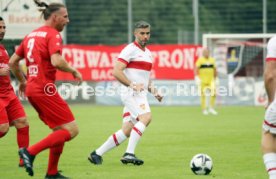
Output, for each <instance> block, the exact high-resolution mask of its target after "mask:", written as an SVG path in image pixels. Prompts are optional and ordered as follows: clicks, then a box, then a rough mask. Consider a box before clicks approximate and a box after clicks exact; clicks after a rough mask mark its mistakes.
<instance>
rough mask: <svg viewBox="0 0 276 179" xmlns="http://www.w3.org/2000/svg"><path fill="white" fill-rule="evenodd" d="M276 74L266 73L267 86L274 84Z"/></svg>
mask: <svg viewBox="0 0 276 179" xmlns="http://www.w3.org/2000/svg"><path fill="white" fill-rule="evenodd" d="M275 77H276V74H275V73H272V72H271V71H270V72H267V71H265V73H264V80H265V83H266V84H271V83H272V82H273V80H275Z"/></svg>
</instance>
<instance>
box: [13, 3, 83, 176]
mask: <svg viewBox="0 0 276 179" xmlns="http://www.w3.org/2000/svg"><path fill="white" fill-rule="evenodd" d="M34 2H35V3H36V5H37V6H38V7H39V8H40V11H41V12H42V16H43V18H44V20H45V25H44V26H42V27H40V28H38V29H36V30H34V31H32V32H31V33H30V34H28V35H26V37H25V38H24V39H23V41H22V42H21V44H20V46H19V47H18V49H17V50H16V52H15V53H14V54H13V56H12V57H11V59H10V66H11V69H12V71H13V73H14V74H15V76H16V77H17V79H18V80H19V83H20V84H19V90H20V92H21V94H25V95H26V96H27V97H28V100H29V102H30V103H31V105H32V106H33V107H34V108H35V110H36V111H37V112H38V114H39V117H40V119H41V120H42V121H43V122H44V123H45V124H46V125H48V127H49V128H51V129H52V130H53V132H52V133H51V134H49V135H48V136H47V137H45V138H44V139H42V140H41V141H39V142H37V143H35V144H34V145H31V146H29V147H28V148H22V149H20V150H19V155H20V157H21V158H22V159H23V161H24V166H25V168H26V171H27V172H28V174H29V175H30V176H33V174H34V172H33V161H34V158H35V156H36V155H37V154H39V153H40V152H41V151H43V150H45V149H48V148H49V149H50V154H49V161H48V170H47V173H46V176H45V178H67V177H65V176H63V175H61V174H60V173H59V172H58V161H59V158H60V155H61V153H62V151H63V146H64V143H65V142H67V141H69V140H71V139H72V138H74V137H75V136H76V135H77V134H78V126H77V123H76V122H75V119H74V116H73V114H72V112H71V110H70V109H69V106H68V105H67V103H66V102H65V101H64V100H63V99H62V98H61V97H60V95H59V94H58V93H56V91H55V86H54V82H55V74H56V71H57V69H58V70H61V71H64V72H68V73H71V74H72V75H73V77H74V78H75V79H77V80H78V81H79V82H81V81H82V75H81V74H80V73H79V72H78V71H77V70H76V69H74V68H73V67H71V66H70V65H69V64H68V63H67V62H66V60H65V59H64V58H63V57H62V56H61V45H62V38H61V36H60V34H59V32H61V31H62V30H63V28H64V27H65V25H67V24H68V22H69V17H68V13H67V9H66V7H65V6H64V5H63V4H60V3H51V4H49V5H48V4H46V3H44V2H41V1H38V0H34ZM23 58H25V59H26V65H27V67H28V72H27V82H26V80H25V78H24V76H23V75H22V72H21V70H20V68H19V61H20V60H21V59H23Z"/></svg>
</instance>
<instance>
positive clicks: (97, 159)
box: [88, 151, 103, 165]
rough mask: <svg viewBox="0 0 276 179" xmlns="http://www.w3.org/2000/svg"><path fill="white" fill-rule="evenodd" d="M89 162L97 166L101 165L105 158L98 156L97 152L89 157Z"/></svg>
mask: <svg viewBox="0 0 276 179" xmlns="http://www.w3.org/2000/svg"><path fill="white" fill-rule="evenodd" d="M88 160H89V161H90V162H91V163H93V164H95V165H101V164H102V163H103V158H102V156H100V155H98V154H97V153H96V151H93V152H92V153H91V154H90V155H89V156H88Z"/></svg>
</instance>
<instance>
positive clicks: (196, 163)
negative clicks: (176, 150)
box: [190, 154, 213, 175]
mask: <svg viewBox="0 0 276 179" xmlns="http://www.w3.org/2000/svg"><path fill="white" fill-rule="evenodd" d="M190 167H191V170H192V171H193V172H194V174H196V175H208V174H209V173H210V172H211V171H212V169H213V161H212V159H211V157H210V156H208V155H207V154H196V155H195V156H194V157H193V158H192V160H191V162H190Z"/></svg>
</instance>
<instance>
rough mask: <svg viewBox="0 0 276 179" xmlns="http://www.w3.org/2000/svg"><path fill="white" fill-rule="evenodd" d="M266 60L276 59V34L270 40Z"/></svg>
mask: <svg viewBox="0 0 276 179" xmlns="http://www.w3.org/2000/svg"><path fill="white" fill-rule="evenodd" d="M266 60H267V61H269V60H276V36H274V37H272V38H271V39H270V40H269V41H268V44H267V55H266Z"/></svg>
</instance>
